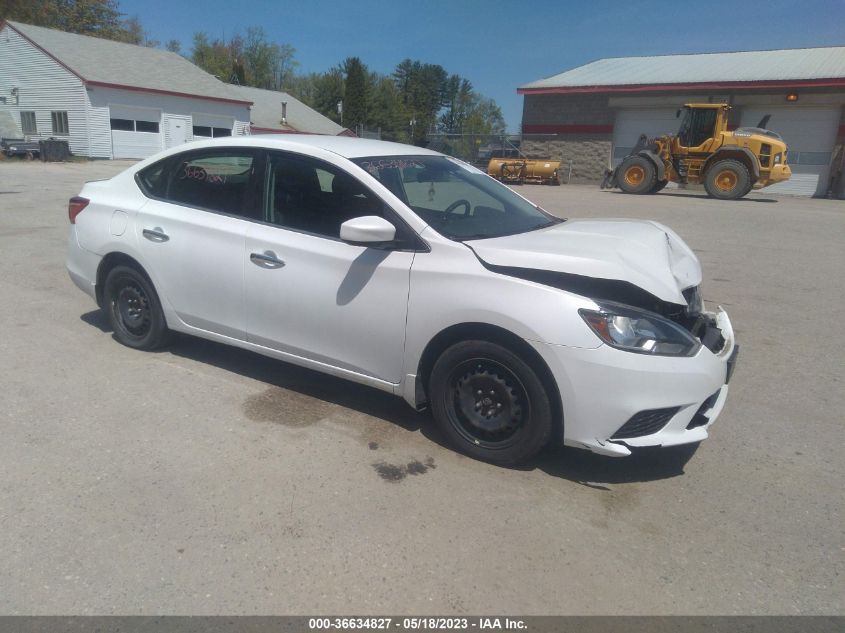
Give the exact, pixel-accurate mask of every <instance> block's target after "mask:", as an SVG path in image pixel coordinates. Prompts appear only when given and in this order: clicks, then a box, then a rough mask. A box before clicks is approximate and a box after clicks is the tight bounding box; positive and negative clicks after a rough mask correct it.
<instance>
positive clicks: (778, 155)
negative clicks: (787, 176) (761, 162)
mask: <svg viewBox="0 0 845 633" xmlns="http://www.w3.org/2000/svg"><path fill="white" fill-rule="evenodd" d="M782 158H783V155H782V154H780V153H777V154H775V165H780V161H781V159H782Z"/></svg>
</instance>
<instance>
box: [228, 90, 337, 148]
mask: <svg viewBox="0 0 845 633" xmlns="http://www.w3.org/2000/svg"><path fill="white" fill-rule="evenodd" d="M227 88H228V89H229V91H230V92H231V93H232V94H233V95H236V97H237V98H240V99H246V100H248V101H252V102H253V106H252V112H251V113H250V121H251V122H252V124H253V125H254V126H255V127H259V128H265V129H271V130H290V131H297V132H310V133H312V134H329V135H333V136H335V135H337V134H340V133H341V132H343V131H344V129H345V128H343V127H341V126H340V125H338V124H337V123H335V122H334V121H332V120H331V119H329V118H327V117H325V116H323V115H322V114H320V113H319V112H317V111H316V110H314V109H312V108H309V107H308V106H307V105H305V104H304V103H302V102H301V101H299V100H298V99H296V98H295V97H292V96H291V95H290V94H288V93H287V92H279V91H276V90H262V89H261V88H250V87H247V86H227ZM282 101H287V104H288V105H287V125H286V126H285V125H282V123H281V121H282Z"/></svg>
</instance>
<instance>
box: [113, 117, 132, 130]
mask: <svg viewBox="0 0 845 633" xmlns="http://www.w3.org/2000/svg"><path fill="white" fill-rule="evenodd" d="M110 122H111V129H113V130H124V131H126V132H134V131H135V121H133V120H132V119H110Z"/></svg>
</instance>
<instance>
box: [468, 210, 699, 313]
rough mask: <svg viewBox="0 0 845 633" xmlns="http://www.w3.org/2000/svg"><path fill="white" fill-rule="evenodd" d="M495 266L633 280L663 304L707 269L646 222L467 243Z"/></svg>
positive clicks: (671, 235) (597, 223) (575, 226)
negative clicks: (702, 268)
mask: <svg viewBox="0 0 845 633" xmlns="http://www.w3.org/2000/svg"><path fill="white" fill-rule="evenodd" d="M466 244H467V245H468V246H470V247H471V248H472V250H473V251H475V253H476V255H478V257H480V258H481V260H482V261H484V262H486V263H488V264H491V265H493V266H507V267H512V268H525V269H532V270H548V271H554V272H561V273H569V274H572V275H581V276H584V277H593V278H597V279H614V280H617V281H627V282H629V283H632V284H634V285H635V286H637V287H639V288H642V289H643V290H645V291H646V292H649V293H651V294H653V295H654V296H656V297H657V298H659V299H662V300H663V301H669V302H671V303H676V304H680V305H686V303H687V302H686V299H684V296H683V294H681V291H682V290H684V289H686V288H689V287H690V286H697V285H698V284H700V283H701V265H700V264H699V262H698V258H697V257H696V256H695V254H694V253H693V252H692V249H690V247H689V246H687V245H686V244H685V243H684V241H683V240H682V239H681V238H680V237H678V235H677V234H676V233H675V232H674V231H672V229H670V228H669V227H666V226H663V225H662V224H659V223H657V222H650V221H645V220H624V219H609V220H567V221H566V222H563V223H561V224H556V225H554V226H551V227H549V228H547V229H541V230H539V231H531V232H529V233H521V234H518V235H508V236H505V237H496V238H492V239H486V240H473V241H467V242H466Z"/></svg>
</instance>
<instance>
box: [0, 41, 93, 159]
mask: <svg viewBox="0 0 845 633" xmlns="http://www.w3.org/2000/svg"><path fill="white" fill-rule="evenodd" d="M12 88H17V89H18V103H17V104H16V103H15V98H14V97H12V96H11V90H12ZM0 95H2V96H4V97H6V104H2V103H0V108H2V109H3V110H7V111H8V112H10V113H11V115H12V117H13V118H14V120H15V123H16V124H17V126H18V129H19V130H20V129H21V117H20V113H21V112H30V111H31V112H35V120H36V125H37V128H38V129H37V132H38V133H37V134H34V135H31V136H30V137H29V138H31V139H33V140H37V139H43V138H50V137H51V136H56V138H60V139H65V140H67V141H68V142H69V144H70V150H71V152H73V153H74V154H78V155H82V156H87V155H88V125H87V122H86V118H85V117H86V108H85V102H86V97H85V87H84V86H83V84H82V81H81V80H80V79H79V78H78V77H76V76H75V75H74V74H72V73H71V72H69V71H68V70H67V69H65V68H64V67H63V66H62V65H61V64H59V63H57V62H56V61H55V60H54V59H53V58H51V57H50V56H49V55H46V54H45V53H43V52H42V51H41V50H39V49H38V48H36V47H35V46H33V45H32V44H30V43H29V42H28V41H27V40H26V39H24V38H23V37H21V36H20V35H19V34H18V33H17V32H15V31H14V30H13V29H11V28H10V27H9V26H8V25H6V26H4V27H3V29H2V30H0ZM53 111H60V112H67V118H68V131H69V135H68V136H58V135H54V134H53V126H52V121H51V118H50V113H51V112H53Z"/></svg>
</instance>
